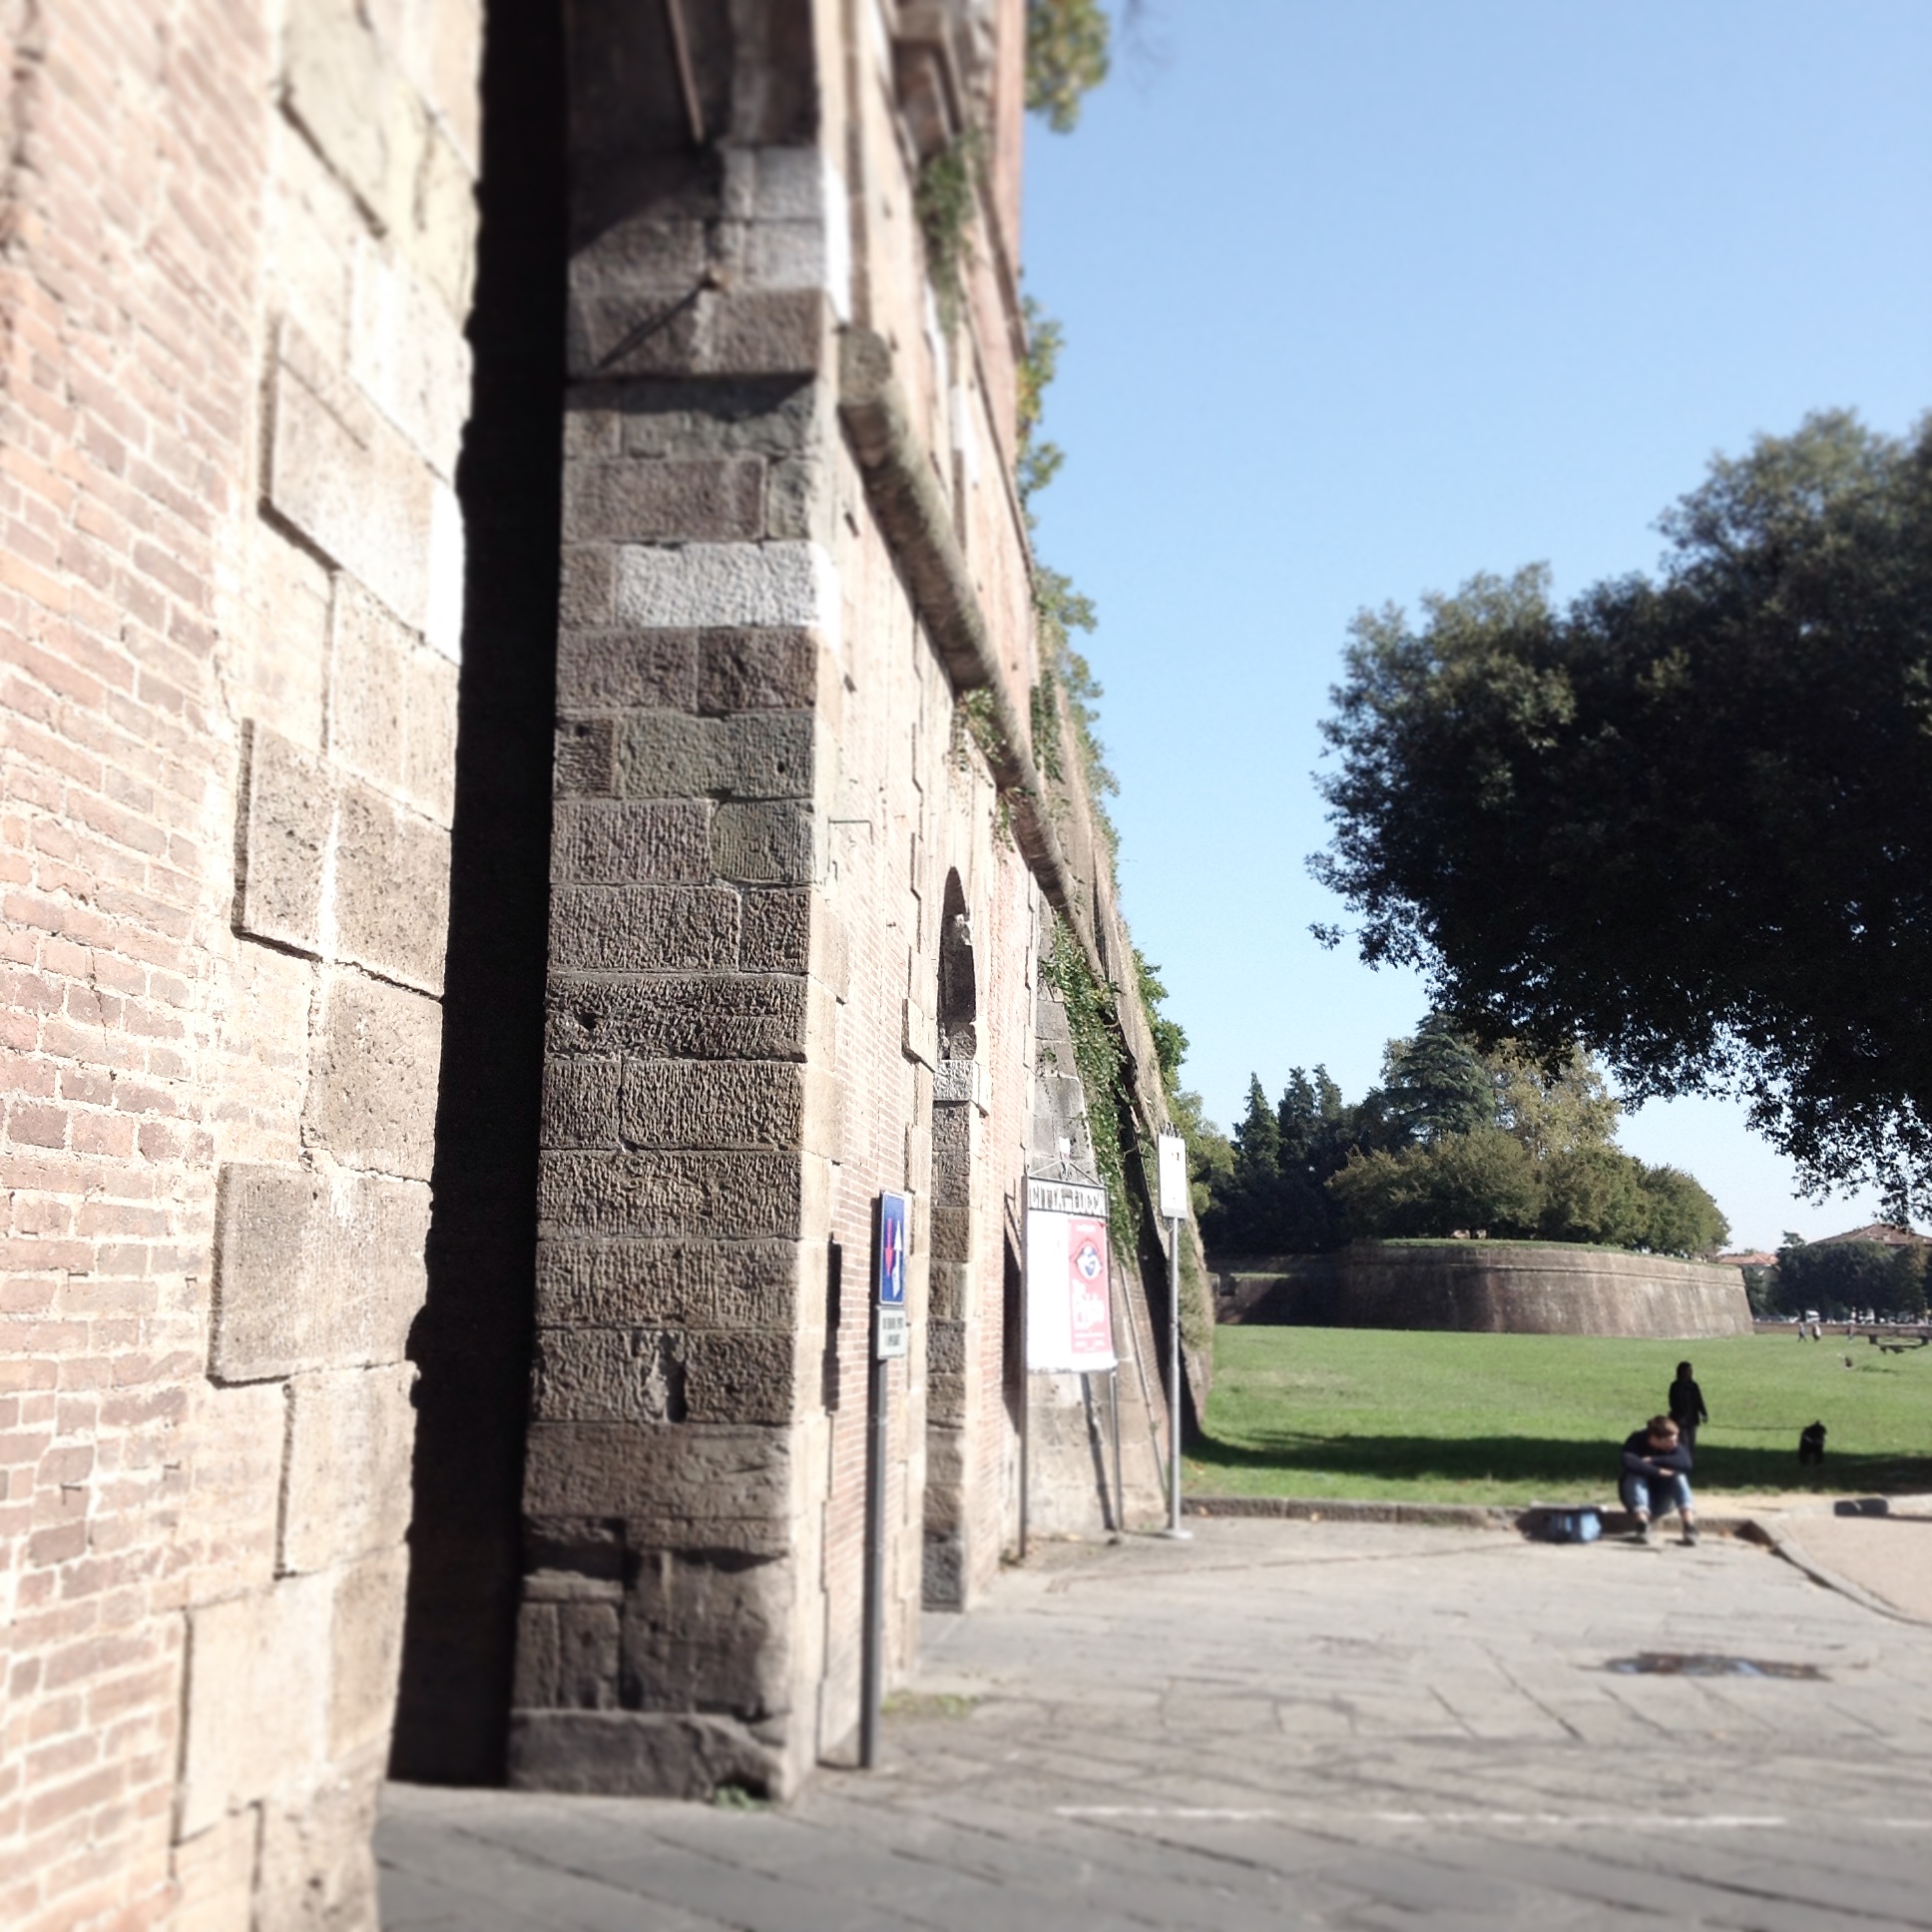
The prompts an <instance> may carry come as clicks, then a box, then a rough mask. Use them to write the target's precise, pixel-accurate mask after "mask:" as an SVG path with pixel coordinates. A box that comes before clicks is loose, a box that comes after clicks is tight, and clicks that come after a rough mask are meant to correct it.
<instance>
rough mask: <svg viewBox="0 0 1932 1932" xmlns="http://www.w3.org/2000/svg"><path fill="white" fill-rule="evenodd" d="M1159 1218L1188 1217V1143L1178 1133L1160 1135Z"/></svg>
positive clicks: (1174, 1218) (1184, 1218)
mask: <svg viewBox="0 0 1932 1932" xmlns="http://www.w3.org/2000/svg"><path fill="white" fill-rule="evenodd" d="M1161 1218H1162V1219H1163V1220H1186V1219H1187V1218H1188V1144H1187V1142H1186V1141H1184V1140H1183V1139H1182V1138H1181V1136H1180V1135H1179V1134H1163V1135H1162V1136H1161Z"/></svg>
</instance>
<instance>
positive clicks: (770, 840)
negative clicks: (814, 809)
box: [711, 802, 812, 885]
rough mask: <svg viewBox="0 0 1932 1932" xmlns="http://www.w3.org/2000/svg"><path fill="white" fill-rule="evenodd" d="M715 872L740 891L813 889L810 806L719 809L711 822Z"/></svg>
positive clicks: (743, 806)
mask: <svg viewBox="0 0 1932 1932" xmlns="http://www.w3.org/2000/svg"><path fill="white" fill-rule="evenodd" d="M711 853H712V866H713V869H714V870H715V871H716V872H717V873H718V875H719V877H720V878H724V879H732V880H734V881H736V882H737V883H738V884H740V885H808V884H809V883H810V882H811V876H812V813H811V807H810V806H809V805H803V804H792V803H789V802H785V803H773V804H758V805H720V806H719V807H718V811H717V815H716V816H715V817H714V818H713V820H712V837H711Z"/></svg>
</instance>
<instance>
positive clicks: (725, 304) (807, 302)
mask: <svg viewBox="0 0 1932 1932" xmlns="http://www.w3.org/2000/svg"><path fill="white" fill-rule="evenodd" d="M706 308H707V312H706V314H705V317H704V319H705V323H706V333H707V339H706V342H705V362H704V366H705V368H706V371H707V372H708V373H713V372H715V373H717V374H719V375H738V374H747V375H749V374H760V375H761V374H764V373H766V372H770V373H774V374H776V373H780V372H796V373H798V374H806V373H810V372H813V371H816V370H819V369H823V368H825V367H827V366H828V365H829V364H830V361H831V347H830V340H831V328H832V324H833V322H834V320H835V316H834V312H833V309H832V305H831V302H830V301H829V300H828V299H827V298H826V296H825V293H824V292H823V291H822V290H821V289H817V288H770V289H749V290H747V291H746V292H745V293H743V294H740V295H732V296H730V297H728V298H726V299H723V300H717V301H714V302H711V303H708V304H706Z"/></svg>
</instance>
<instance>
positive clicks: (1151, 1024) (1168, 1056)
mask: <svg viewBox="0 0 1932 1932" xmlns="http://www.w3.org/2000/svg"><path fill="white" fill-rule="evenodd" d="M1134 972H1135V976H1136V978H1138V979H1139V981H1140V983H1141V1005H1142V1008H1143V1010H1144V1011H1145V1012H1146V1014H1147V1023H1148V1031H1149V1032H1150V1033H1151V1034H1152V1035H1153V1036H1154V1054H1155V1058H1156V1059H1157V1060H1159V1061H1160V1063H1161V1091H1162V1092H1163V1093H1164V1094H1167V1095H1168V1096H1170V1097H1172V1096H1173V1094H1174V1092H1175V1089H1176V1088H1177V1087H1178V1086H1179V1085H1180V1083H1181V1063H1182V1062H1183V1061H1184V1060H1186V1059H1187V1057H1188V1030H1187V1028H1186V1027H1184V1026H1183V1025H1182V1024H1181V1023H1180V1021H1179V1020H1171V1019H1169V1018H1168V1016H1167V1015H1166V1014H1165V1013H1164V1012H1162V1010H1161V1008H1162V1004H1163V1002H1164V1001H1165V1000H1166V999H1167V997H1168V989H1167V988H1166V987H1165V986H1163V985H1162V984H1161V969H1160V967H1158V966H1153V965H1150V964H1149V963H1148V957H1147V955H1146V954H1145V953H1144V952H1142V951H1141V949H1140V947H1138V946H1136V947H1135V948H1134Z"/></svg>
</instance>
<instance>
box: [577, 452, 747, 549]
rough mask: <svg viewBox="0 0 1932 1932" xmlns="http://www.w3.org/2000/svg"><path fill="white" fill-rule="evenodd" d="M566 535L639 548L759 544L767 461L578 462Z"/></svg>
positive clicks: (740, 458)
mask: <svg viewBox="0 0 1932 1932" xmlns="http://www.w3.org/2000/svg"><path fill="white" fill-rule="evenodd" d="M564 534H565V536H566V537H568V538H572V539H577V540H584V539H591V540H596V539H599V538H608V539H613V540H615V539H624V540H626V541H629V542H632V543H637V542H641V541H648V540H652V539H683V540H686V541H698V542H706V543H729V542H731V541H733V540H734V539H745V540H749V539H756V538H758V537H761V536H762V535H763V534H764V462H763V460H762V459H761V458H759V457H755V456H749V457H745V456H739V457H725V458H717V457H710V458H704V457H701V458H697V459H691V458H685V459H679V458H642V459H641V458H638V457H631V458H629V459H620V460H619V461H617V462H606V463H597V462H577V463H572V464H571V465H570V466H569V468H568V470H567V471H566V482H565V487H564Z"/></svg>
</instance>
